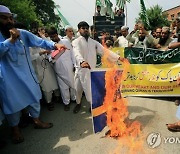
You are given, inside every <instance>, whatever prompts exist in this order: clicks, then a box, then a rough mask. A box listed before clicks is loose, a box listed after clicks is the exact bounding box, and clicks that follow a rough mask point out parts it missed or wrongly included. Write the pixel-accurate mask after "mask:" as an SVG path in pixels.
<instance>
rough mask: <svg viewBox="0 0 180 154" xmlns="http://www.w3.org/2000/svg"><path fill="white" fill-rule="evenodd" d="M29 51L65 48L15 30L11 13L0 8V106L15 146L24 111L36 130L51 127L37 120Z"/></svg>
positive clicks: (37, 90)
mask: <svg viewBox="0 0 180 154" xmlns="http://www.w3.org/2000/svg"><path fill="white" fill-rule="evenodd" d="M29 47H41V48H45V49H47V50H52V49H56V48H57V49H61V48H65V46H64V45H60V44H55V43H54V42H49V41H45V40H43V39H41V38H39V37H37V36H35V35H33V34H32V33H30V32H28V31H26V30H22V29H15V28H14V19H13V16H12V13H11V12H10V10H9V9H8V8H7V7H5V6H3V5H0V100H1V104H0V105H1V108H2V110H3V112H4V114H5V117H6V118H7V120H8V123H9V125H10V126H11V127H12V134H13V141H14V143H20V142H23V141H24V138H23V136H22V134H21V132H20V130H19V127H18V123H19V119H20V111H21V110H22V109H24V108H27V109H28V111H29V113H30V115H31V116H32V117H33V120H34V123H35V128H40V129H43V128H50V127H52V126H53V125H52V123H44V122H42V121H40V120H39V113H40V104H39V100H40V99H41V91H40V88H39V84H38V81H37V78H36V75H35V72H34V70H33V67H32V63H31V58H30V53H29Z"/></svg>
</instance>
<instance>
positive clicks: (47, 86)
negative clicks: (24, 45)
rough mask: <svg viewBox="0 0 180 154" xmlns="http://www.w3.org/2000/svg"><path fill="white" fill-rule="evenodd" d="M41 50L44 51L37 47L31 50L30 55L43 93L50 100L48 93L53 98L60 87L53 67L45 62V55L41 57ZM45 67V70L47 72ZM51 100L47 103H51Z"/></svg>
mask: <svg viewBox="0 0 180 154" xmlns="http://www.w3.org/2000/svg"><path fill="white" fill-rule="evenodd" d="M41 50H43V49H41V48H37V47H33V48H30V54H31V59H32V64H33V67H34V69H35V73H36V75H37V78H38V80H39V82H40V86H41V88H42V91H43V92H44V95H45V98H46V99H48V98H49V95H48V94H47V93H51V98H52V92H53V91H54V90H57V89H59V87H58V83H57V79H56V75H55V72H54V69H53V67H52V65H51V64H50V63H49V62H48V61H47V60H45V55H41V56H40V55H39V52H40V51H41ZM43 67H44V68H45V70H44V68H43ZM41 81H42V82H41ZM46 95H48V96H46ZM51 98H49V99H48V100H46V101H47V102H48V103H50V102H51Z"/></svg>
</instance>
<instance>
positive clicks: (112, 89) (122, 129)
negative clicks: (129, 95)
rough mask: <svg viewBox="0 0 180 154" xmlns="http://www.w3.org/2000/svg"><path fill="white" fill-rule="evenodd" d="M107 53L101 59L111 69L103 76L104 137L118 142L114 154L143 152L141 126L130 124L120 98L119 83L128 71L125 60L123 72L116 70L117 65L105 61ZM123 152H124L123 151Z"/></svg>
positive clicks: (124, 105) (136, 123)
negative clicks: (105, 123) (106, 129)
mask: <svg viewBox="0 0 180 154" xmlns="http://www.w3.org/2000/svg"><path fill="white" fill-rule="evenodd" d="M107 57H108V52H106V54H105V55H104V57H103V58H102V62H103V63H104V64H106V66H108V67H112V66H113V67H112V68H111V69H110V70H108V71H107V72H106V74H105V82H106V83H105V88H106V96H105V98H104V103H103V106H104V108H105V110H106V114H107V126H108V128H109V131H108V133H107V134H106V135H108V136H110V137H113V138H116V139H118V140H119V145H120V146H118V148H117V149H115V151H114V152H113V154H114V153H133V154H134V153H137V151H139V152H142V151H143V148H142V147H143V135H142V132H141V124H140V123H139V122H138V121H134V122H130V120H129V119H128V115H129V113H128V108H127V105H128V102H127V100H126V99H125V98H123V97H121V83H122V81H123V80H124V79H125V78H126V74H127V71H128V70H129V62H128V60H127V59H125V60H124V62H123V72H122V71H120V70H118V67H117V65H112V64H110V63H109V61H106V60H105V59H107ZM124 150H125V151H124Z"/></svg>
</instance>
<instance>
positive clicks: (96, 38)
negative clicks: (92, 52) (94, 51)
mask: <svg viewBox="0 0 180 154" xmlns="http://www.w3.org/2000/svg"><path fill="white" fill-rule="evenodd" d="M91 38H92V39H94V40H96V41H98V42H101V41H100V39H99V36H98V33H97V31H96V28H95V26H94V25H92V26H91Z"/></svg>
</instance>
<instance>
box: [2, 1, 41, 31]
mask: <svg viewBox="0 0 180 154" xmlns="http://www.w3.org/2000/svg"><path fill="white" fill-rule="evenodd" d="M0 4H2V5H5V6H7V7H8V8H9V9H10V10H11V12H12V13H15V14H17V19H16V20H17V21H18V22H21V23H23V24H24V25H25V26H26V27H28V28H30V24H31V23H32V22H34V21H36V22H37V23H39V24H40V25H41V24H42V22H41V20H40V19H39V18H38V16H37V15H36V13H35V8H36V7H35V6H34V5H33V3H32V1H31V0H1V2H0Z"/></svg>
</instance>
